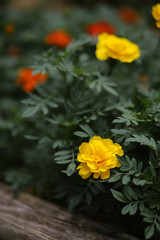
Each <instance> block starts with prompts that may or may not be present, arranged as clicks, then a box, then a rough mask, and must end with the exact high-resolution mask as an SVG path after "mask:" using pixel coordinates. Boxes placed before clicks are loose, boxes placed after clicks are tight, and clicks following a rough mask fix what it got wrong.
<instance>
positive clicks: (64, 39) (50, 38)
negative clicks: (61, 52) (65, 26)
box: [45, 30, 72, 48]
mask: <svg viewBox="0 0 160 240" xmlns="http://www.w3.org/2000/svg"><path fill="white" fill-rule="evenodd" d="M71 41H72V37H71V36H70V35H69V34H68V33H67V32H66V31H64V30H57V31H54V32H51V33H49V34H48V35H47V36H46V37H45V43H46V44H47V45H55V46H57V47H58V48H65V47H67V45H68V44H69V43H70V42H71Z"/></svg>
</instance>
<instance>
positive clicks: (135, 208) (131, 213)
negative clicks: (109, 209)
mask: <svg viewBox="0 0 160 240" xmlns="http://www.w3.org/2000/svg"><path fill="white" fill-rule="evenodd" d="M137 208H138V204H137V203H133V204H132V205H131V208H130V211H129V214H130V215H134V214H135V213H136V212H137Z"/></svg>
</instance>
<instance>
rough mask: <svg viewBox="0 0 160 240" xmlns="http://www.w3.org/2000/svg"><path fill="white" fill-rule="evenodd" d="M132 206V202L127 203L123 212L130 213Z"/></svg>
mask: <svg viewBox="0 0 160 240" xmlns="http://www.w3.org/2000/svg"><path fill="white" fill-rule="evenodd" d="M130 208H131V203H129V204H127V205H126V206H124V207H123V208H122V211H121V214H123V215H125V214H127V213H129V211H130Z"/></svg>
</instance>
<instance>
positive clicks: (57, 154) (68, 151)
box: [54, 150, 71, 156]
mask: <svg viewBox="0 0 160 240" xmlns="http://www.w3.org/2000/svg"><path fill="white" fill-rule="evenodd" d="M69 153H71V150H62V151H58V152H56V153H55V154H54V156H61V155H67V154H69Z"/></svg>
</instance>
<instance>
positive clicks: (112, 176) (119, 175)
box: [108, 173, 121, 182]
mask: <svg viewBox="0 0 160 240" xmlns="http://www.w3.org/2000/svg"><path fill="white" fill-rule="evenodd" d="M120 177H121V174H119V173H116V174H113V175H111V177H110V178H109V180H108V182H116V181H118V180H119V179H120Z"/></svg>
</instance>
